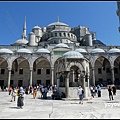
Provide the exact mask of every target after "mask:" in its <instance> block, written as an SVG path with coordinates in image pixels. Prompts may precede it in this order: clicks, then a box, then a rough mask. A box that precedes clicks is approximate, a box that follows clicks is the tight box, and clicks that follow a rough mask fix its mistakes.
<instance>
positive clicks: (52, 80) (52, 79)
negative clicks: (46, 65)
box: [51, 68, 54, 86]
mask: <svg viewBox="0 0 120 120" xmlns="http://www.w3.org/2000/svg"><path fill="white" fill-rule="evenodd" d="M51 71H52V76H51V77H52V78H51V85H52V86H53V85H54V68H51Z"/></svg>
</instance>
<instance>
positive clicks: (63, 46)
mask: <svg viewBox="0 0 120 120" xmlns="http://www.w3.org/2000/svg"><path fill="white" fill-rule="evenodd" d="M54 48H69V47H68V45H66V44H64V43H59V44H57V45H56V46H55V47H54Z"/></svg>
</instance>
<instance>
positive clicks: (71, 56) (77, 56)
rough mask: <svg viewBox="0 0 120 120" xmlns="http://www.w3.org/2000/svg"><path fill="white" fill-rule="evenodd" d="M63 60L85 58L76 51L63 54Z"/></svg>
mask: <svg viewBox="0 0 120 120" xmlns="http://www.w3.org/2000/svg"><path fill="white" fill-rule="evenodd" d="M62 57H63V58H84V56H83V55H82V54H81V53H79V52H76V51H69V52H66V53H64V54H63V56H62Z"/></svg>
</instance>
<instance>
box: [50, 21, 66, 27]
mask: <svg viewBox="0 0 120 120" xmlns="http://www.w3.org/2000/svg"><path fill="white" fill-rule="evenodd" d="M52 25H59V26H61V25H62V26H68V25H67V24H65V23H63V22H59V21H57V22H53V23H51V24H49V25H48V26H52Z"/></svg>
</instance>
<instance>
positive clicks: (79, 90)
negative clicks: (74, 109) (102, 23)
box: [77, 86, 83, 104]
mask: <svg viewBox="0 0 120 120" xmlns="http://www.w3.org/2000/svg"><path fill="white" fill-rule="evenodd" d="M77 94H78V96H79V99H80V102H79V104H83V88H82V87H81V86H79V88H78V91H77Z"/></svg>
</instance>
